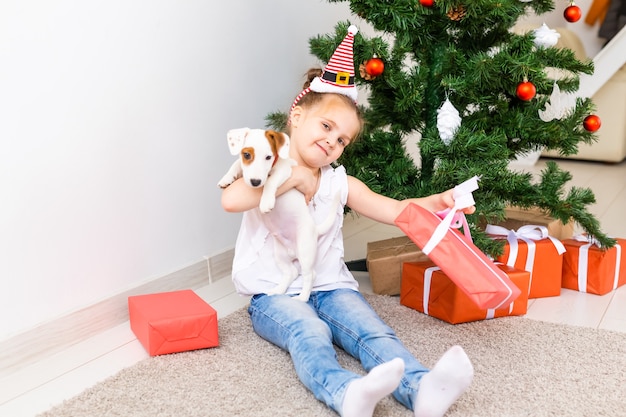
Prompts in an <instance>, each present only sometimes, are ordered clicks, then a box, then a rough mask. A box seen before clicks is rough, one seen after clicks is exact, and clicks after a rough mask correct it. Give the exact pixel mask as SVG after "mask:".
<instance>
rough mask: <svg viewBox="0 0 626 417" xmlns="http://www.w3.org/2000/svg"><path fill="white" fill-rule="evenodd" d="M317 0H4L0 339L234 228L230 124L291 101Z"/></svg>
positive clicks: (154, 272)
mask: <svg viewBox="0 0 626 417" xmlns="http://www.w3.org/2000/svg"><path fill="white" fill-rule="evenodd" d="M348 17H349V12H348V5H347V3H342V4H339V5H337V4H329V3H326V2H322V1H320V0H299V1H297V2H296V1H293V0H247V1H246V0H231V1H227V2H213V1H209V0H184V1H177V0H131V1H128V0H126V1H122V0H107V1H101V0H98V1H96V0H91V1H79V0H37V1H35V0H3V1H2V2H1V3H0V317H1V319H0V340H2V339H5V338H8V337H10V336H12V335H13V334H15V333H18V332H21V331H24V330H28V329H30V328H32V327H34V326H36V325H37V324H39V323H42V322H45V321H48V320H51V319H54V318H56V317H58V316H61V315H64V314H66V313H68V312H71V311H74V310H76V309H79V308H81V307H84V306H87V305H90V304H92V303H94V302H96V301H99V300H101V299H105V298H107V297H109V296H111V295H114V294H117V293H119V292H122V291H124V290H126V289H128V288H132V287H135V286H136V285H138V284H139V283H141V282H145V281H148V280H151V279H155V278H158V277H161V276H164V275H166V274H168V273H170V272H173V271H176V270H179V269H181V268H183V267H185V266H188V265H190V264H193V263H196V262H199V261H202V260H203V256H206V255H214V254H216V253H219V252H222V251H223V250H225V249H228V248H231V247H232V246H233V244H234V241H235V237H236V233H237V229H238V225H239V219H240V218H239V216H238V215H233V214H227V213H224V212H223V211H222V209H221V206H220V204H219V197H220V191H219V189H218V188H217V186H216V183H217V181H218V179H219V178H220V177H221V175H222V174H223V173H224V172H225V170H226V169H227V167H228V166H229V165H230V163H231V162H232V157H231V156H230V154H229V153H228V150H227V146H226V141H225V132H226V131H227V130H228V129H230V128H233V127H243V126H251V127H255V126H256V127H263V126H264V116H265V115H266V114H267V113H268V112H270V111H274V110H285V109H288V108H289V105H290V104H291V100H292V99H293V97H294V96H295V95H296V94H297V93H298V92H299V88H300V86H301V84H302V81H303V78H302V77H303V74H304V72H305V71H306V69H307V68H309V67H310V66H311V65H315V64H317V62H316V61H315V59H314V58H313V57H312V56H311V55H310V54H309V49H308V39H309V38H310V37H311V36H313V35H316V34H319V33H326V32H330V31H331V30H332V29H333V27H334V25H335V23H336V22H337V21H339V20H345V19H347V18H348Z"/></svg>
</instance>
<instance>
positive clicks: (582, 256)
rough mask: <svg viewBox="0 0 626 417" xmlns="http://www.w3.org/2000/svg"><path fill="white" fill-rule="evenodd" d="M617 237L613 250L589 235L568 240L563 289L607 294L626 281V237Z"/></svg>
mask: <svg viewBox="0 0 626 417" xmlns="http://www.w3.org/2000/svg"><path fill="white" fill-rule="evenodd" d="M615 240H616V241H617V243H616V245H615V246H613V247H612V248H610V249H603V248H600V247H599V246H598V245H597V244H596V242H595V241H594V240H593V239H588V238H587V237H586V236H575V237H574V238H573V239H566V240H564V241H563V245H565V249H566V252H565V255H564V257H563V275H562V282H561V285H562V286H563V288H568V289H570V290H576V291H580V292H587V293H591V294H597V295H604V294H607V293H609V292H611V291H613V290H614V289H616V288H617V287H620V286H622V285H624V284H626V254H625V253H624V247H625V246H624V245H626V239H615Z"/></svg>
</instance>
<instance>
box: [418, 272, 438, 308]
mask: <svg viewBox="0 0 626 417" xmlns="http://www.w3.org/2000/svg"><path fill="white" fill-rule="evenodd" d="M439 270H441V268H439V267H438V266H431V267H430V268H426V271H424V300H423V301H422V304H423V307H424V314H426V315H428V300H429V299H430V284H431V283H432V281H433V273H434V272H436V271H439Z"/></svg>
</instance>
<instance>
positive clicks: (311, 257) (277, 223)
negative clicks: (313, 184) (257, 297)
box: [218, 128, 339, 302]
mask: <svg viewBox="0 0 626 417" xmlns="http://www.w3.org/2000/svg"><path fill="white" fill-rule="evenodd" d="M227 140H228V147H229V148H230V153H231V155H239V158H237V160H236V161H235V162H234V163H233V164H232V166H231V167H230V169H229V170H228V172H227V173H226V175H224V177H222V179H221V180H220V181H219V182H218V186H219V187H221V188H226V187H228V186H229V185H230V184H232V183H233V182H234V181H235V180H236V179H238V178H240V177H242V176H243V179H244V181H245V183H246V184H248V185H249V186H250V187H254V188H258V187H263V193H262V195H261V201H260V203H259V210H260V211H261V213H264V215H263V216H261V217H262V218H263V221H264V222H265V225H266V227H267V228H268V230H269V231H270V232H271V234H272V236H273V237H274V254H275V258H276V263H277V265H278V267H279V268H280V270H281V272H282V274H283V277H282V280H281V282H280V284H278V285H277V286H276V288H275V289H274V290H273V291H271V292H270V293H268V295H274V294H284V293H285V292H286V291H287V288H289V285H291V283H292V282H293V281H294V280H295V279H296V278H297V276H298V270H297V268H296V267H295V265H294V262H293V261H294V260H295V259H297V260H298V261H299V262H300V269H301V272H302V292H301V293H300V294H299V295H298V296H296V297H294V298H296V299H298V300H301V301H303V302H307V301H308V300H309V296H310V294H311V290H312V288H313V282H314V281H315V270H314V266H315V258H316V256H317V239H318V237H319V236H320V235H322V234H324V233H326V232H327V231H328V230H330V228H331V226H332V225H333V223H334V221H335V217H336V215H337V214H336V210H337V206H338V204H339V194H337V195H336V196H335V198H334V202H333V208H332V209H331V211H330V212H329V214H328V216H327V217H326V219H325V220H324V221H323V222H322V223H321V224H320V225H316V224H315V221H314V220H313V218H312V217H311V214H310V213H309V208H308V206H307V203H306V201H305V200H304V197H303V195H302V193H300V192H299V191H298V190H296V189H295V188H292V189H290V190H289V191H287V192H285V193H284V194H282V195H280V196H279V197H278V198H276V191H277V190H278V187H280V186H281V185H282V184H283V183H284V182H285V181H286V180H287V179H288V178H289V177H290V176H291V167H292V166H294V165H297V162H296V161H294V160H293V159H291V158H289V136H287V135H286V134H284V133H280V132H276V131H273V130H263V129H249V128H241V129H232V130H230V131H228V135H227ZM320 175H321V174H320Z"/></svg>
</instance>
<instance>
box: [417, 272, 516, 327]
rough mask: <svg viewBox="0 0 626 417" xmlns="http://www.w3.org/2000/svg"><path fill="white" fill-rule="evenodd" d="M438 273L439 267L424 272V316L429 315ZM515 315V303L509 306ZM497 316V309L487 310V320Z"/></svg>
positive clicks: (510, 311)
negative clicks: (435, 274)
mask: <svg viewBox="0 0 626 417" xmlns="http://www.w3.org/2000/svg"><path fill="white" fill-rule="evenodd" d="M437 271H441V268H439V267H438V266H431V267H430V268H426V270H425V271H424V298H423V300H422V307H423V308H424V314H426V315H428V304H429V302H430V286H431V285H432V282H433V274H434V273H435V272H437ZM511 313H513V303H511V304H509V315H511ZM495 316H496V309H495V308H490V309H487V314H486V315H485V319H487V320H488V319H492V318H494V317H495Z"/></svg>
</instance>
